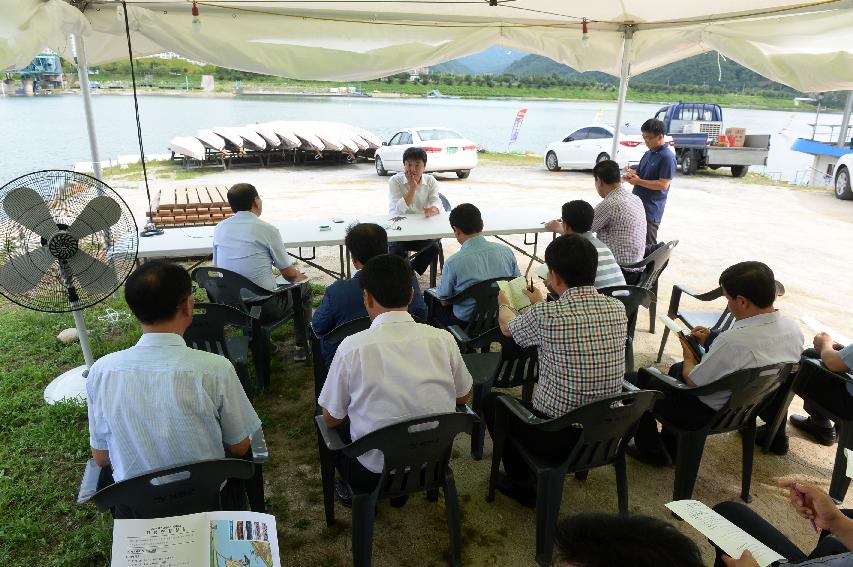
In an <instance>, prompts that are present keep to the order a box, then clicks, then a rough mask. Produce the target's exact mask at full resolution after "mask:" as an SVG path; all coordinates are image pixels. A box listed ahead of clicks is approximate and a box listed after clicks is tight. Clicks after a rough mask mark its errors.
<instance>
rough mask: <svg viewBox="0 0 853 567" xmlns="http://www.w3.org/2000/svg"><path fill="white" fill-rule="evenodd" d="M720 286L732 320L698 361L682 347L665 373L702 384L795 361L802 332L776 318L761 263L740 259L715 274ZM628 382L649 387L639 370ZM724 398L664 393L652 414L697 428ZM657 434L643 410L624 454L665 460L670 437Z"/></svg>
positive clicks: (772, 288) (770, 280) (771, 281)
mask: <svg viewBox="0 0 853 567" xmlns="http://www.w3.org/2000/svg"><path fill="white" fill-rule="evenodd" d="M720 286H721V287H722V288H723V294H724V295H725V297H726V300H727V301H728V308H729V311H731V314H732V316H734V318H735V323H734V324H733V325H732V326H731V328H730V329H729V330H728V331H726V332H724V333H721V334H720V335H719V336H718V337H717V338H716V340H714V342H713V344H712V345H711V347H710V349H709V350H708V352H707V353H705V355H704V356H703V357H702V360H701V361H699V360H696V358H694V355H693V354H692V351H691V350H690V349H688V348H687V347H684V348H683V350H684V363H683V364H682V365H681V366H680V368H679V365H674V366H673V368H671V369H670V373H669V374H670V376H673V377H677V378H680V379H682V380H683V381H684V382H685V383H686V384H687V385H688V386H704V385H705V384H710V383H712V382H715V381H717V380H719V379H720V378H723V377H724V376H727V375H729V374H731V373H733V372H737V371H738V370H744V369H747V368H760V367H762V366H768V365H771V364H778V363H780V362H796V361H797V360H798V359H799V358H800V351H801V350H802V348H803V334H802V332H800V327H799V325H797V323H796V322H795V321H793V320H791V319H788V318H787V317H782V314H781V313H779V311H777V310H776V309H775V308H774V307H773V302H774V301H775V299H776V280H775V278H774V276H773V271H772V270H771V269H770V268H769V267H768V266H767V265H765V264H762V263H761V262H740V263H738V264H735V265H733V266H730V267H728V268H726V269H725V270H724V271H723V273H722V274H720ZM694 336H695V335H694ZM628 380H629V381H631V382H633V383H635V384H636V385H637V386H639V387H640V388H646V387H649V386H650V384H649V383H648V376H647V375H645V374H642V375H637V374H634V373H631V374H630V375H629V376H628ZM651 387H653V386H651ZM730 397H731V392H726V391H723V392H717V393H715V394H711V395H709V396H701V397H698V398H697V397H693V396H677V395H676V396H669V397H666V398H664V399H662V400H658V401H657V403H656V404H655V413H658V414H660V415H663V416H665V417H666V418H667V420H669V421H672V422H674V423H678V424H679V425H681V426H683V427H685V428H698V427H701V426H703V425H705V424H706V423H708V420H710V419H711V417H713V415H714V414H715V413H716V412H717V411H719V410H720V409H722V408H723V406H724V405H726V403H727V402H728V401H729V398H730ZM663 436H664V439H663V440H662V439H661V436H660V435H659V434H658V430H657V423H656V421H655V418H654V416H653V415H652V414H651V413H646V414H645V415H643V417H642V418H641V419H640V424H639V426H638V428H637V433H636V435H635V436H634V443H632V444H629V445H628V454H629V455H631V456H632V457H634V458H636V459H639V460H641V461H643V462H646V463H649V464H653V465H658V466H664V465H668V464H671V463H672V457H673V455H672V454H671V451H674V447H675V439H674V437H673V436H672V435H669V434H668V432H667V431H666V429H664V434H663ZM664 442H666V444H664Z"/></svg>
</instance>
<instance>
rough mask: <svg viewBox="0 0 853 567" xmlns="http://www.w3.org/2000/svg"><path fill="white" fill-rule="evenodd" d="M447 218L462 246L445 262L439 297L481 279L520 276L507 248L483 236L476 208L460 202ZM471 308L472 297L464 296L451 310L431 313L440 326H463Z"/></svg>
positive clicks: (455, 291)
mask: <svg viewBox="0 0 853 567" xmlns="http://www.w3.org/2000/svg"><path fill="white" fill-rule="evenodd" d="M449 220H450V228H452V229H453V234H454V235H455V236H456V241H457V242H459V244H461V245H462V248H461V249H460V250H459V252H457V253H456V254H454V255H452V256H450V257H449V258H447V260H445V261H444V268H443V269H442V270H441V282H440V283H439V285H438V289H437V293H438V295H439V297H441V298H442V299H449V298H451V297H453V296H454V295H456V294H457V293H459V292H461V291H464V290H465V289H467V288H469V287H471V286H472V285H474V284H477V283H480V282H482V281H485V280H490V279H493V278H501V277H513V278H514V277H518V276H520V275H521V271H519V269H518V262H516V260H515V254H513V252H512V250H511V249H510V247H509V246H505V245H503V244H498V243H497V242H489V241H488V240H486V237H485V236H483V235H482V232H483V217H481V216H480V210H479V209H478V208H477V207H475V206H474V205H472V204H470V203H463V204H461V205H459V206H458V207H455V208H454V209H453V210H452V211H450V218H449ZM427 297H429V296H427ZM435 307H438V306H435ZM474 308H475V302H474V300H473V299H466V300H465V301H463V302H461V303H457V304H456V305H454V306H453V310H452V313H451V312H450V310H449V309H446V308H445V309H442V308H435V309H434V310H433V313H435V315H436V319H437V321H438V323H439V324H440V325H442V326H445V327H446V326H448V325H458V324H462V325H464V324H465V323H466V322H468V321H469V320H470V319H471V315H472V314H473V312H474Z"/></svg>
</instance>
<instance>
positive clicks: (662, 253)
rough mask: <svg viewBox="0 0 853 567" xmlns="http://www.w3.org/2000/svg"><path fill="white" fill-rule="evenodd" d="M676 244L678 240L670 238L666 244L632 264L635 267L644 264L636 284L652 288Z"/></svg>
mask: <svg viewBox="0 0 853 567" xmlns="http://www.w3.org/2000/svg"><path fill="white" fill-rule="evenodd" d="M676 246H678V241H677V240H671V241H669V242H667V243H666V244H662V245H660V246H658V247H657V248H656V249H655V250H653V251H652V252H651V253H650V254H649V255H648V256H646V257H645V258H643V259H642V260H641V261H640V262H637V263H636V264H634V265H635V266H637V267H640V266H644V269H643V273H642V274H641V275H640V279H639V281H637V283H636V285H637V286H639V287H644V288H646V289H654V287H655V284H656V283H657V281H658V278H659V277H660V275H661V273H662V272H663V270H664V269H665V268H666V265H667V263H669V257H670V256H671V255H672V251H673V249H674V248H675V247H676Z"/></svg>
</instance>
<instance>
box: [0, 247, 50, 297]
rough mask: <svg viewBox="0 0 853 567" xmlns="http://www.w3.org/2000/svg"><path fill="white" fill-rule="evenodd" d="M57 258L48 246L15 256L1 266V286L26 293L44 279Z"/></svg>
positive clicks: (11, 291)
mask: <svg viewBox="0 0 853 567" xmlns="http://www.w3.org/2000/svg"><path fill="white" fill-rule="evenodd" d="M55 261H56V259H55V258H54V257H53V255H52V254H51V253H50V250H48V249H47V247H46V246H42V247H40V248H37V249H36V250H34V251H32V252H30V253H28V254H21V255H19V256H14V257H13V258H12V259H11V260H9V261H8V262H6V264H5V265H3V266H2V267H0V288H2V289H5V290H6V291H8V292H10V293H14V294H18V295H24V294H25V293H27V292H28V291H30V290H31V289H33V288H34V287H36V286H37V285H38V284H39V282H40V281H41V280H42V278H43V277H44V275H45V274H47V273H48V272H50V268H51V267H52V266H53V263H54V262H55Z"/></svg>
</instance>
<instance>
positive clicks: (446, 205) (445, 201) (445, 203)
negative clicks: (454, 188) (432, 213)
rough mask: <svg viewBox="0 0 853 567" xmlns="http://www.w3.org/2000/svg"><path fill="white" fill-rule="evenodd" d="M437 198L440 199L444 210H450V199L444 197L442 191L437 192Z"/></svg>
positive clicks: (451, 207)
mask: <svg viewBox="0 0 853 567" xmlns="http://www.w3.org/2000/svg"><path fill="white" fill-rule="evenodd" d="M438 198H439V200H440V201H441V208H442V209H444V210H445V212H448V213H449V212H450V211H451V209H453V206H452V205H451V204H450V201H449V200H448V199H447V197H445V196H444V195H443V194H442V193H439V194H438Z"/></svg>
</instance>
